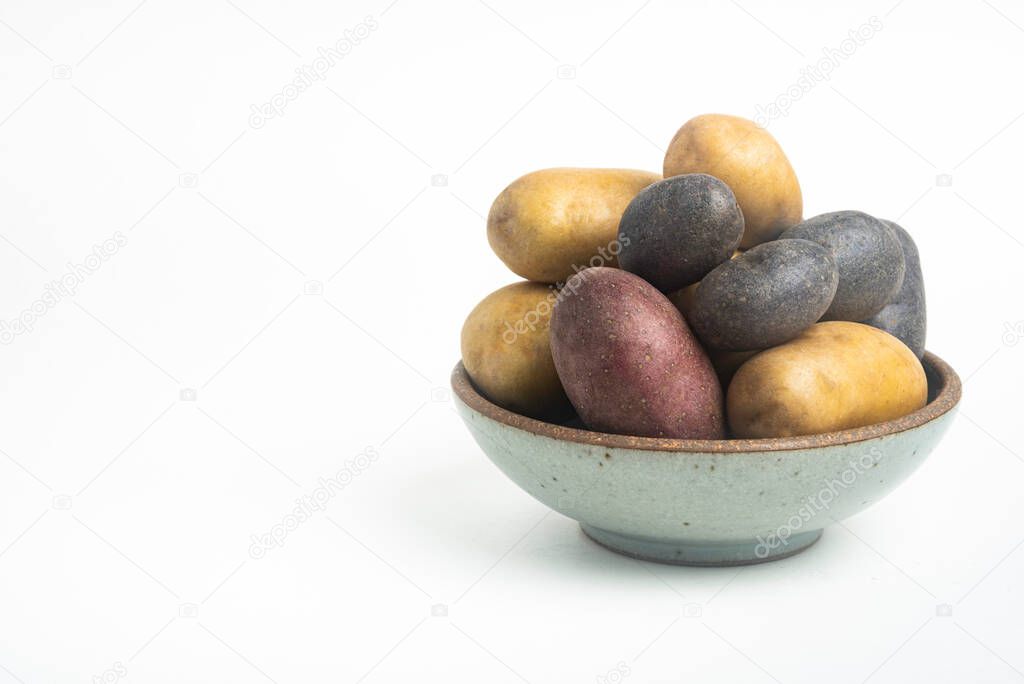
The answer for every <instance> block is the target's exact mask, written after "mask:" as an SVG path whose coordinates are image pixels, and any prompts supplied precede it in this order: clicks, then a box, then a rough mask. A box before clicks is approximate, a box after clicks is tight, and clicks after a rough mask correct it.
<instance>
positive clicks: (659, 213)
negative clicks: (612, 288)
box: [619, 173, 743, 292]
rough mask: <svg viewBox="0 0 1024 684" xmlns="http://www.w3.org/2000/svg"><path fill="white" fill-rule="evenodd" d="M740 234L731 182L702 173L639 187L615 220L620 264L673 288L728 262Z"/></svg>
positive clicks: (660, 286)
mask: <svg viewBox="0 0 1024 684" xmlns="http://www.w3.org/2000/svg"><path fill="white" fill-rule="evenodd" d="M742 236H743V213H742V212H741V211H740V208H739V205H737V204H736V197H735V195H733V192H732V190H730V189H729V186H728V185H726V184H725V183H723V182H722V181H720V180H719V179H717V178H715V177H714V176H709V175H707V174H706V173H688V174H684V175H681V176H673V177H672V178H666V179H665V180H662V181H658V182H657V183H654V184H653V185H649V186H648V187H646V188H644V189H643V190H641V191H640V193H639V194H638V195H637V196H636V197H634V198H633V201H632V202H630V203H629V206H628V207H626V211H625V213H623V214H622V221H621V222H620V223H619V240H620V242H622V251H621V253H620V254H619V266H620V268H623V269H625V270H627V271H629V272H631V273H636V274H637V275H638V276H640V277H641V278H643V279H644V280H646V281H647V282H649V283H650V284H651V285H654V286H655V287H656V288H658V289H659V290H661V291H662V292H674V291H676V290H678V289H680V288H682V287H685V286H687V285H692V284H693V283H696V282H697V281H699V280H700V279H701V278H703V277H704V276H705V275H707V274H708V273H709V272H710V271H711V269H713V268H714V267H715V266H718V265H719V264H720V263H722V262H723V261H728V260H729V257H730V256H731V255H732V253H733V252H735V251H736V247H737V245H739V243H740V238H741V237H742Z"/></svg>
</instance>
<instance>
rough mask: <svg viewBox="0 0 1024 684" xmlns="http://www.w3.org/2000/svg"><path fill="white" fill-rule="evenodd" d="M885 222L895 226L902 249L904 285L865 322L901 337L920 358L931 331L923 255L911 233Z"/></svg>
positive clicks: (891, 224) (890, 225)
mask: <svg viewBox="0 0 1024 684" xmlns="http://www.w3.org/2000/svg"><path fill="white" fill-rule="evenodd" d="M882 222H883V223H885V224H886V225H887V226H889V227H890V228H892V230H893V231H894V232H895V233H896V237H897V238H899V241H900V247H902V248H903V263H904V266H905V268H904V274H903V285H901V286H900V289H899V292H897V293H896V296H894V297H893V298H892V299H891V300H889V303H888V304H886V305H885V307H884V308H883V309H882V310H881V311H879V312H878V313H877V314H875V315H874V316H872V317H871V318H869V319H868V320H866V321H864V322H865V323H867V324H868V325H873V326H875V327H876V328H878V329H880V330H884V331H885V332H887V333H889V334H890V335H893V336H895V337H897V338H899V340H900V342H902V343H903V344H905V345H907V346H908V347H910V351H912V352H914V354H916V355H917V358H921V357H922V356H924V342H925V337H926V336H927V332H928V313H927V307H926V305H925V297H924V276H923V275H922V273H921V256H920V254H918V251H917V245H916V244H914V238H912V237H910V233H908V232H907V231H905V230H904V229H903V228H902V227H901V226H899V225H898V224H896V223H893V222H892V221H886V220H885V219H882Z"/></svg>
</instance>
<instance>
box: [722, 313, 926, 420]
mask: <svg viewBox="0 0 1024 684" xmlns="http://www.w3.org/2000/svg"><path fill="white" fill-rule="evenodd" d="M927 399H928V381H927V379H926V378H925V373H924V368H923V367H922V366H921V362H920V361H918V359H917V357H916V356H914V352H912V351H910V349H908V348H907V346H906V345H905V344H903V343H902V342H900V341H899V340H898V339H896V338H895V337H893V336H892V335H890V334H889V333H887V332H883V331H881V330H878V329H877V328H872V327H871V326H868V325H864V324H863V323H851V322H846V321H830V322H827V323H817V324H815V325H813V326H811V327H810V328H808V329H807V330H805V331H804V332H803V333H801V334H800V336H799V337H797V338H796V339H794V340H792V341H790V342H787V343H786V344H783V345H781V346H778V347H774V348H772V349H768V350H766V351H763V352H761V353H760V354H757V355H756V356H754V357H753V358H752V359H750V360H749V361H747V362H746V363H745V364H743V365H742V366H740V369H739V370H738V371H736V374H735V375H734V376H733V378H732V382H731V383H730V384H729V391H728V396H727V399H726V406H727V411H728V416H729V425H730V427H731V428H732V431H733V434H734V435H735V436H737V437H743V438H759V437H790V436H793V435H813V434H818V433H821V432H833V431H835V430H845V429H847V428H855V427H862V426H864V425H871V424H873V423H880V422H883V421H886V420H892V419H894V418H899V417H900V416H903V415H906V414H908V413H910V412H912V411H916V410H917V409H919V408H921V407H922V406H924V405H925V402H926V401H927Z"/></svg>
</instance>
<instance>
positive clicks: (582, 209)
mask: <svg viewBox="0 0 1024 684" xmlns="http://www.w3.org/2000/svg"><path fill="white" fill-rule="evenodd" d="M658 180H661V176H659V175H658V174H655V173H650V172H647V171H634V170H629V169H544V170H542V171H534V172H533V173H529V174H527V175H525V176H523V177H522V178H520V179H518V180H516V181H514V182H513V183H512V184H511V185H509V186H508V187H507V188H505V189H504V190H503V191H502V192H501V194H500V195H498V197H497V199H495V200H494V204H492V205H491V211H490V214H489V215H488V217H487V240H488V242H490V244H491V249H493V250H494V253H495V254H497V255H498V258H500V259H501V260H502V261H503V262H505V265H506V266H508V267H509V268H510V269H512V271H514V272H515V273H517V274H518V275H521V276H522V277H524V278H526V279H527V280H533V281H536V282H541V283H560V282H564V281H565V280H566V279H568V278H569V276H571V275H572V274H573V273H575V272H576V271H578V270H580V269H583V268H587V267H588V266H616V265H617V264H618V259H617V257H618V254H619V250H620V247H621V245H620V244H619V242H618V239H617V238H618V230H619V220H620V219H621V218H622V212H623V211H625V209H626V206H627V205H628V204H629V202H630V200H632V199H633V198H634V197H635V196H636V194H637V193H638V192H640V191H641V190H643V189H644V188H645V187H647V186H648V185H650V184H651V183H654V182H655V181H658Z"/></svg>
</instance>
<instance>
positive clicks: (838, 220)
mask: <svg viewBox="0 0 1024 684" xmlns="http://www.w3.org/2000/svg"><path fill="white" fill-rule="evenodd" d="M802 216H803V199H802V196H801V192H800V185H799V183H798V182H797V178H796V174H795V173H794V172H793V168H792V166H791V165H790V163H789V160H788V159H787V158H786V155H785V154H784V153H783V151H782V149H781V147H779V144H778V143H777V142H776V141H775V139H774V138H773V137H772V136H771V135H770V134H769V133H768V132H767V131H765V130H764V129H761V128H759V127H757V126H756V125H755V124H754V123H753V122H751V121H748V120H746V119H742V118H739V117H734V116H725V115H718V114H707V115H703V116H698V117H696V118H694V119H691V120H690V121H688V122H687V123H686V124H685V125H683V127H682V128H680V129H679V132H678V133H676V135H675V137H674V138H673V139H672V142H671V143H670V145H669V147H668V151H667V153H666V155H665V166H664V177H662V176H658V175H657V174H653V173H648V172H645V171H633V170H624V169H568V168H566V169H546V170H543V171H536V172H534V173H530V174H527V175H526V176H523V177H522V178H519V179H518V180H516V181H515V182H513V183H512V184H511V185H509V186H508V187H507V188H505V190H504V191H502V193H501V194H500V195H499V196H498V198H497V199H496V200H495V201H494V204H493V206H492V207H491V211H490V216H489V217H488V221H487V234H488V239H489V241H490V244H491V247H492V248H493V249H494V251H495V253H497V255H498V256H499V257H500V258H501V259H502V261H504V262H505V264H506V265H508V267H509V268H510V269H511V270H512V271H514V272H515V273H516V274H518V275H520V276H522V277H523V278H526V279H527V282H519V283H516V284H513V285H508V286H506V287H503V288H501V289H500V290H497V291H496V292H493V293H491V294H490V295H488V296H487V297H486V298H485V299H484V300H483V301H482V302H480V304H478V305H477V306H476V308H475V309H473V311H472V313H470V315H469V318H468V319H467V320H466V323H465V325H464V326H463V329H462V359H463V363H464V365H465V367H466V370H467V372H468V373H469V375H470V377H471V378H472V380H473V382H474V384H475V385H476V386H477V388H478V389H479V390H480V391H481V392H482V393H483V394H485V395H486V396H488V397H489V398H490V399H491V400H492V401H494V402H495V403H497V404H500V405H502V406H504V407H506V408H508V409H510V410H513V411H516V412H519V413H522V414H525V415H529V416H533V417H538V418H544V419H549V420H564V419H566V418H567V417H570V416H571V415H572V410H573V409H575V412H576V414H577V415H578V416H579V418H580V420H582V422H583V424H584V425H586V426H587V427H588V428H590V429H593V430H600V431H605V432H615V433H622V434H632V435H642V436H653V437H678V438H696V439H722V438H726V437H727V436H733V437H745V438H754V437H779V436H790V435H806V434H816V433H821V432H829V431H833V430H841V429H846V428H852V427H859V426H863V425H869V424H872V423H876V422H881V421H884V420H890V419H893V418H897V417H899V416H901V415H904V414H906V413H909V412H911V411H914V410H916V409H918V408H920V407H921V406H923V405H924V404H925V402H926V400H927V381H926V377H925V373H924V369H923V368H922V366H921V362H920V358H921V356H922V355H923V354H924V340H925V298H924V282H923V280H922V277H921V267H920V262H919V258H918V252H917V248H916V247H915V245H914V241H913V240H912V239H911V237H910V235H909V234H907V232H906V231H905V230H903V228H901V227H900V226H898V225H896V224H895V223H892V222H890V221H884V220H880V219H877V218H874V217H872V216H869V215H868V214H865V213H863V212H860V211H837V212H832V213H828V214H822V215H820V216H815V217H813V218H809V219H807V220H802ZM723 388H727V391H723Z"/></svg>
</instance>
